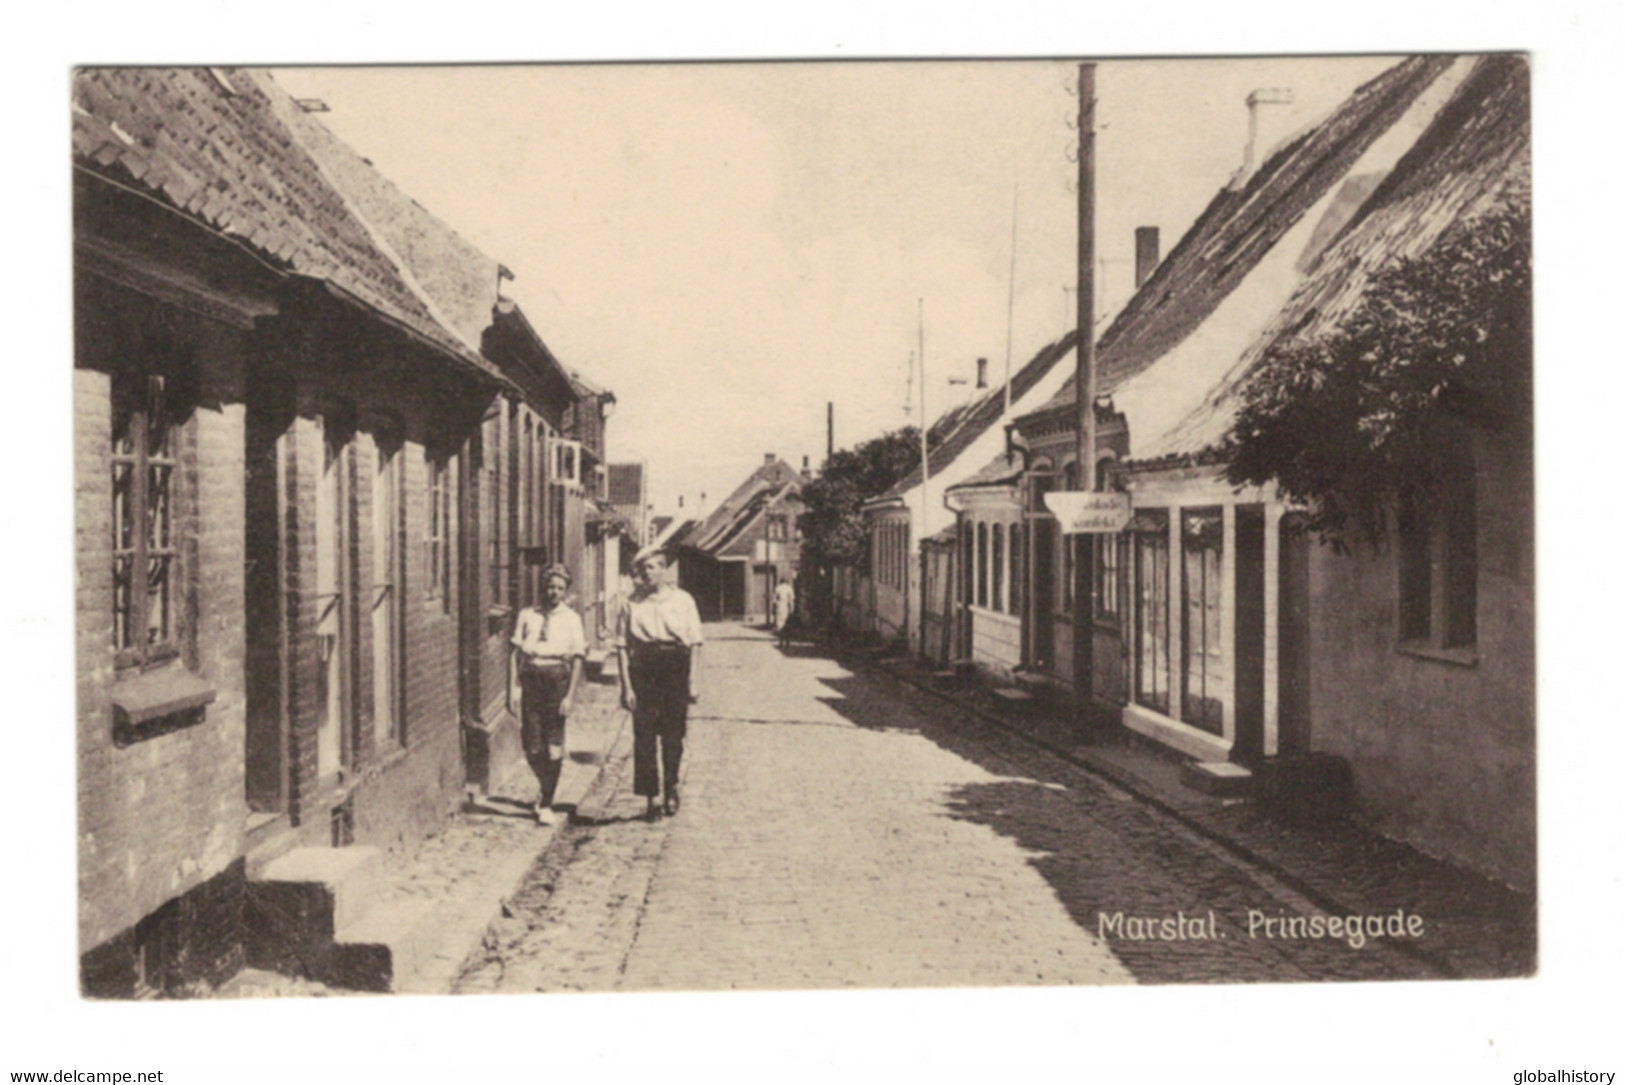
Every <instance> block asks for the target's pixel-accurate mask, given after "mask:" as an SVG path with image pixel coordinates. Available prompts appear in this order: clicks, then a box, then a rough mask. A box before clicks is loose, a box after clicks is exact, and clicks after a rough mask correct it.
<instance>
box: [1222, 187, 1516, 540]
mask: <svg viewBox="0 0 1625 1085" xmlns="http://www.w3.org/2000/svg"><path fill="white" fill-rule="evenodd" d="M1529 257H1530V220H1529V199H1528V190H1527V187H1524V186H1509V188H1508V189H1507V190H1505V191H1504V192H1503V193H1502V198H1500V199H1499V200H1497V201H1496V202H1495V203H1494V204H1493V205H1492V207H1491V208H1490V209H1489V210H1486V211H1484V212H1482V213H1480V214H1479V215H1477V216H1475V217H1473V218H1471V219H1466V220H1463V221H1462V222H1460V223H1457V224H1456V225H1455V226H1453V227H1452V228H1451V229H1449V230H1447V231H1446V232H1445V233H1444V234H1443V235H1442V236H1441V237H1440V238H1439V240H1438V241H1437V242H1436V243H1435V244H1434V245H1433V246H1432V247H1431V248H1430V249H1428V250H1427V251H1426V252H1425V253H1424V254H1422V255H1421V256H1418V257H1415V258H1410V259H1401V260H1398V261H1395V262H1394V263H1393V264H1391V265H1389V266H1387V267H1386V268H1384V269H1383V270H1381V271H1379V272H1378V273H1376V274H1375V275H1373V276H1372V279H1371V281H1370V282H1369V283H1368V284H1367V287H1366V289H1365V292H1364V294H1363V295H1362V298H1361V300H1360V302H1359V303H1358V305H1357V307H1356V308H1355V309H1354V311H1353V312H1352V313H1350V314H1349V315H1348V316H1347V317H1346V318H1344V319H1343V320H1342V321H1340V322H1339V323H1338V324H1337V326H1336V327H1335V328H1333V329H1332V330H1331V331H1329V332H1327V333H1325V334H1323V335H1321V336H1318V337H1316V338H1312V339H1301V338H1292V339H1284V340H1282V341H1279V342H1278V343H1277V344H1276V345H1274V346H1272V347H1271V348H1270V349H1269V350H1268V351H1267V352H1266V353H1265V355H1264V357H1263V359H1262V361H1261V364H1260V365H1259V366H1257V367H1256V368H1255V369H1254V371H1253V372H1252V374H1251V375H1250V376H1249V378H1248V380H1247V381H1246V383H1245V384H1244V385H1243V387H1242V389H1241V392H1240V395H1241V400H1242V405H1241V408H1240V410H1239V412H1238V415H1237V418H1236V421H1235V424H1234V427H1233V428H1232V430H1231V432H1230V435H1229V440H1228V445H1227V448H1226V477H1227V478H1228V479H1229V480H1230V481H1231V482H1232V483H1234V484H1237V485H1264V484H1268V483H1274V484H1275V485H1277V486H1278V487H1279V488H1280V490H1281V492H1282V493H1283V495H1284V496H1286V497H1287V498H1288V499H1290V500H1293V501H1296V502H1300V503H1302V504H1304V505H1305V506H1306V507H1307V508H1308V509H1309V510H1310V512H1309V517H1308V527H1310V528H1311V529H1313V530H1315V531H1316V532H1317V533H1318V534H1319V535H1320V536H1321V538H1322V539H1323V540H1324V541H1327V542H1330V543H1332V544H1334V545H1337V546H1339V547H1346V546H1347V545H1348V544H1349V543H1350V542H1352V541H1354V540H1356V539H1359V538H1364V539H1365V540H1367V541H1370V542H1372V543H1379V542H1381V540H1382V539H1383V537H1384V535H1385V533H1386V529H1387V524H1388V523H1389V518H1390V517H1389V513H1390V510H1391V508H1392V503H1393V500H1394V497H1395V495H1396V494H1397V493H1398V492H1399V491H1400V490H1401V489H1402V488H1403V487H1405V486H1407V485H1425V484H1427V483H1428V481H1429V480H1430V479H1431V478H1432V477H1434V476H1435V474H1436V469H1437V468H1438V467H1440V466H1441V465H1442V463H1443V462H1444V459H1445V457H1446V455H1447V449H1448V446H1449V444H1450V443H1451V442H1452V441H1455V440H1459V438H1460V435H1461V434H1462V433H1464V432H1466V430H1467V428H1468V427H1478V428H1490V429H1495V428H1500V427H1505V426H1509V425H1527V424H1528V412H1529V408H1530V267H1529V264H1530V260H1529Z"/></svg>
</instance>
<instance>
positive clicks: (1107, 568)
mask: <svg viewBox="0 0 1625 1085" xmlns="http://www.w3.org/2000/svg"><path fill="white" fill-rule="evenodd" d="M1122 545H1123V538H1122V536H1121V535H1097V536H1095V585H1094V591H1095V617H1096V618H1097V619H1100V620H1101V621H1106V622H1114V621H1116V620H1117V619H1118V616H1119V614H1120V612H1121V610H1122V601H1121V600H1122V586H1121V581H1120V578H1121V576H1122V552H1121V547H1122Z"/></svg>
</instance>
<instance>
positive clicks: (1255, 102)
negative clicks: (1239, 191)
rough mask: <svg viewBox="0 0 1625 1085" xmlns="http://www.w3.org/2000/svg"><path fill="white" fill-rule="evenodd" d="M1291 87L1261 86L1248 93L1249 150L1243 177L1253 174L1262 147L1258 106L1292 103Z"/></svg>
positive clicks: (1246, 155) (1242, 167) (1244, 161)
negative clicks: (1259, 137) (1260, 143)
mask: <svg viewBox="0 0 1625 1085" xmlns="http://www.w3.org/2000/svg"><path fill="white" fill-rule="evenodd" d="M1291 104H1292V88H1291V87H1259V88H1258V89H1257V90H1255V91H1253V92H1252V93H1251V94H1249V95H1247V151H1246V154H1245V155H1244V156H1243V158H1242V161H1241V175H1242V177H1243V178H1246V177H1250V176H1252V172H1253V167H1254V166H1255V165H1256V164H1257V163H1256V162H1255V159H1256V158H1257V157H1258V154H1259V151H1260V150H1261V149H1265V148H1260V147H1259V145H1258V143H1259V140H1258V107H1259V106H1261V105H1291Z"/></svg>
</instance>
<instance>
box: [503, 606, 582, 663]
mask: <svg viewBox="0 0 1625 1085" xmlns="http://www.w3.org/2000/svg"><path fill="white" fill-rule="evenodd" d="M510 643H512V644H513V646H514V647H515V648H517V649H519V652H520V654H521V655H522V656H524V658H525V659H526V660H532V659H534V660H559V661H568V660H571V659H576V658H578V657H580V656H584V655H586V654H587V631H586V630H585V629H584V628H582V625H581V615H579V614H577V613H576V612H575V611H573V610H571V609H570V608H569V607H567V606H565V605H564V604H563V603H560V604H559V605H558V607H557V608H555V609H554V610H553V612H552V613H550V614H549V613H544V612H543V611H542V609H541V608H540V607H526V608H525V609H524V610H521V611H520V612H519V621H518V622H517V623H516V624H515V626H514V631H513V640H512V641H511V642H510Z"/></svg>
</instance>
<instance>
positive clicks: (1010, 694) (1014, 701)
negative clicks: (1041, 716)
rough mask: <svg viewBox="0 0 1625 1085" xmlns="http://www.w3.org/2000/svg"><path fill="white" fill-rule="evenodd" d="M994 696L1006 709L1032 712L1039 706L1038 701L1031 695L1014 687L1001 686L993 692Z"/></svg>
mask: <svg viewBox="0 0 1625 1085" xmlns="http://www.w3.org/2000/svg"><path fill="white" fill-rule="evenodd" d="M993 696H994V697H996V698H998V703H999V704H1001V705H1003V706H1004V707H1006V708H1010V709H1014V710H1016V711H1020V712H1027V711H1031V710H1032V709H1033V708H1034V707H1035V706H1036V705H1037V704H1038V699H1037V698H1036V697H1034V696H1033V695H1032V694H1031V693H1028V692H1027V691H1026V690H1024V689H1017V688H1015V687H1013V686H1001V687H999V688H997V689H995V690H994V691H993Z"/></svg>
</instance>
